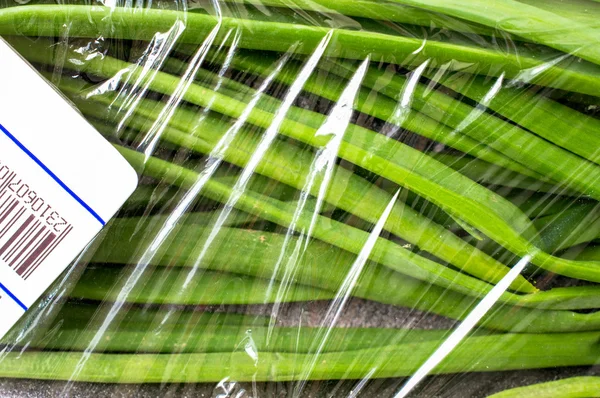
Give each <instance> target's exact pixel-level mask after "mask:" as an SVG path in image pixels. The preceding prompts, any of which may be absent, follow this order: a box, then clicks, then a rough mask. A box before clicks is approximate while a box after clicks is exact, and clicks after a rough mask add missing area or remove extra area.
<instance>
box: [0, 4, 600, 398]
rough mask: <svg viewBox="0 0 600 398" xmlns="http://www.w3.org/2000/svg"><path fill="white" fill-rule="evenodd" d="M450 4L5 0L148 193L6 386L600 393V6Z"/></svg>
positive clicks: (47, 311) (35, 336)
mask: <svg viewBox="0 0 600 398" xmlns="http://www.w3.org/2000/svg"><path fill="white" fill-rule="evenodd" d="M438 3H439V2H433V1H426V0H414V1H412V0H411V1H400V0H394V1H387V2H375V1H367V0H357V1H348V0H339V1H335V2H334V1H329V0H315V1H304V0H302V1H300V0H290V1H287V0H286V1H283V0H225V1H221V0H211V1H204V0H202V1H191V2H176V3H167V2H162V1H159V2H150V3H148V2H147V3H145V4H138V3H136V4H133V3H121V2H117V3H110V4H109V3H102V2H98V3H96V2H94V3H89V2H75V3H64V2H61V3H60V4H54V3H52V2H48V1H40V2H29V3H27V4H21V3H19V4H16V3H15V4H13V3H12V2H11V1H9V0H7V1H4V2H2V8H0V35H2V37H4V38H5V39H6V40H8V41H9V42H10V43H11V44H12V45H13V46H14V47H15V49H16V50H17V51H18V52H20V53H21V54H22V55H23V57H24V58H26V59H27V60H28V61H29V62H30V63H31V64H32V65H33V66H34V67H35V68H37V69H38V70H39V71H40V72H41V73H42V74H43V75H44V76H46V77H47V78H48V79H49V80H50V82H51V83H52V84H53V85H55V86H56V87H57V89H58V90H60V91H61V92H62V93H63V94H64V96H65V97H66V98H68V99H69V100H70V101H71V102H72V103H73V105H74V106H75V107H77V108H78V109H79V111H80V112H81V113H82V114H83V115H84V116H85V117H86V119H87V120H88V121H89V122H90V123H92V124H93V125H94V126H95V127H96V128H97V129H98V131H99V132H100V133H101V134H103V135H104V136H105V137H106V139H107V140H109V141H110V142H111V143H112V144H113V145H115V147H116V148H117V149H118V150H119V151H120V152H121V154H122V155H123V156H124V157H125V158H126V159H127V160H128V161H129V162H130V163H131V164H132V165H134V167H136V170H137V171H138V173H139V176H140V186H139V187H138V189H137V190H136V192H135V193H134V194H133V196H132V197H131V198H130V199H129V201H128V202H127V203H126V204H125V205H124V207H123V208H122V209H121V211H120V212H119V213H118V215H117V216H116V218H115V219H113V220H112V221H111V222H110V224H109V225H108V226H107V227H106V228H105V230H103V231H102V233H101V234H100V235H99V236H98V237H97V238H96V239H95V240H94V241H93V242H92V244H91V245H90V246H89V248H88V249H86V251H84V253H82V254H81V256H80V257H79V258H78V259H77V260H76V261H75V262H74V263H73V264H72V265H71V266H70V267H69V270H68V271H67V272H65V274H64V276H63V277H61V278H60V279H59V280H58V281H56V282H55V284H54V286H53V288H51V289H50V290H49V291H48V292H46V293H45V295H44V297H43V299H41V300H40V302H39V303H38V304H37V305H36V307H35V308H33V309H32V310H31V311H30V313H29V314H28V315H27V316H26V317H25V318H24V319H23V321H22V322H21V323H20V324H19V325H17V326H16V327H15V328H14V329H13V330H12V332H11V333H10V334H9V335H8V336H6V337H5V338H4V339H3V342H2V351H1V354H0V391H2V390H6V391H9V390H10V389H11V388H15V386H16V387H19V386H21V385H25V384H23V383H29V384H28V385H30V386H33V387H32V388H33V389H34V390H36V391H38V390H39V391H42V390H41V388H42V387H41V386H42V384H41V383H42V382H41V380H52V383H53V384H52V387H51V390H52V391H51V394H52V395H57V396H61V395H62V396H68V395H73V396H76V395H85V394H89V393H90V391H92V388H97V387H98V388H100V390H93V391H102V393H101V395H111V394H124V395H130V396H144V394H150V395H153V394H154V395H157V396H159V395H160V396H162V395H164V394H166V393H168V394H170V395H186V394H188V395H202V394H204V395H206V396H216V397H217V396H218V397H233V396H236V397H237V396H239V397H244V396H248V397H262V396H279V395H286V396H287V395H289V396H294V397H303V396H335V397H338V396H339V397H341V396H347V397H362V396H365V397H370V396H382V397H383V396H389V397H409V396H415V397H429V396H443V397H471V396H472V397H485V396H493V394H496V393H500V392H501V391H503V390H507V391H504V392H502V393H501V394H504V395H498V396H506V397H509V396H521V395H518V394H523V392H522V391H524V390H520V391H521V392H519V391H517V392H514V393H513V392H511V390H509V388H512V387H515V386H524V387H526V388H529V389H530V390H528V391H533V393H535V392H536V391H537V392H540V391H544V392H546V391H550V394H553V393H554V394H555V396H558V395H557V394H558V393H559V392H560V391H562V390H561V388H562V389H566V390H565V391H567V390H568V389H569V388H571V389H572V388H575V387H573V386H577V387H576V388H581V389H586V388H587V389H589V391H592V392H590V394H591V395H594V392H595V393H597V391H593V388H595V387H594V384H593V383H594V382H595V379H594V376H595V375H596V373H597V369H596V368H595V365H596V362H597V360H598V357H599V355H600V352H599V350H598V346H597V341H598V338H599V337H600V335H598V329H599V328H600V318H599V317H598V314H597V312H596V311H595V310H596V309H597V308H598V307H600V299H599V297H600V294H599V292H600V290H598V286H597V283H599V282H600V268H598V250H597V244H598V237H599V233H598V232H599V231H600V228H599V225H600V224H599V223H598V219H599V218H598V216H597V209H598V204H597V201H598V200H600V189H599V188H598V187H600V185H599V181H600V169H598V167H599V166H598V164H600V162H599V160H600V159H599V158H598V156H597V154H598V149H597V148H599V147H600V146H598V144H600V142H599V139H598V138H597V137H598V134H597V133H598V132H599V131H600V122H599V121H598V115H597V110H598V108H597V93H598V88H600V80H599V78H598V76H600V73H599V70H598V68H599V66H598V60H599V59H600V57H598V56H597V54H596V47H597V43H595V41H597V40H599V39H600V36H599V35H598V33H597V31H596V30H597V27H596V26H595V22H594V21H595V20H596V19H595V18H596V17H597V16H598V15H600V7H599V5H598V4H597V3H595V2H593V1H591V0H578V1H575V2H571V3H570V5H569V7H566V6H565V5H564V4H562V3H561V2H560V1H558V0H552V1H551V2H549V3H548V4H546V3H545V4H543V5H542V4H537V3H535V2H529V1H515V0H507V1H503V2H502V7H501V6H500V3H493V4H491V3H490V4H488V3H486V4H483V2H479V1H476V0H472V1H471V0H470V1H468V2H465V3H457V2H449V3H445V4H441V3H439V4H438ZM485 9H487V11H484V10H485ZM523 10H527V13H523ZM485 13H487V14H489V15H490V18H483V15H484V14H485ZM487 14H486V15H487ZM568 24H571V25H568ZM566 26H572V27H574V28H573V29H571V30H569V29H565V27H566ZM2 211H3V208H1V207H0V214H2V213H1V212H2ZM0 227H2V222H1V221H0ZM0 265H1V264H0ZM573 376H587V377H583V378H578V379H572V377H573ZM556 379H558V380H559V381H558V382H556V383H559V384H550V385H546V384H539V385H538V383H543V382H547V381H549V380H556ZM563 379H564V380H563ZM90 383H101V384H97V385H95V387H90V386H92V384H90ZM99 386H101V387H99ZM544 389H546V390H544ZM548 389H550V390H548ZM511 394H517V395H511ZM42 395H43V393H40V396H42ZM522 396H525V395H522ZM550 396H552V395H550Z"/></svg>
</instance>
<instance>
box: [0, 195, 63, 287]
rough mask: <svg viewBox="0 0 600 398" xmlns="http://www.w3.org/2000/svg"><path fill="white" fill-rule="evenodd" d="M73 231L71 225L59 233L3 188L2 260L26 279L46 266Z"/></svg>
mask: <svg viewBox="0 0 600 398" xmlns="http://www.w3.org/2000/svg"><path fill="white" fill-rule="evenodd" d="M4 188H5V187H4ZM72 229H73V227H72V226H71V225H67V226H66V228H64V229H63V230H62V232H60V233H58V232H56V231H55V230H54V229H53V228H52V227H50V226H49V225H47V223H46V221H45V219H43V218H40V217H37V216H36V215H35V214H34V212H33V211H32V210H31V209H30V208H29V207H27V206H26V205H25V204H23V203H22V201H21V200H20V199H19V198H18V197H17V196H15V195H12V194H11V191H10V190H8V189H6V188H5V189H1V188H0V260H2V261H3V262H4V263H6V264H7V265H8V266H9V267H11V268H12V269H13V270H15V272H16V273H17V274H18V275H19V276H21V277H22V278H23V279H27V278H29V277H30V276H31V275H32V274H33V273H34V271H35V270H36V269H38V268H39V267H40V265H41V264H43V262H44V260H46V258H48V256H49V255H50V254H51V253H52V252H53V251H54V250H55V249H56V247H58V245H60V243H61V242H62V241H63V240H64V239H65V238H66V237H67V235H69V233H70V232H71V230H72Z"/></svg>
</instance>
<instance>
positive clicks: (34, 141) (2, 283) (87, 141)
mask: <svg viewBox="0 0 600 398" xmlns="http://www.w3.org/2000/svg"><path fill="white" fill-rule="evenodd" d="M0 89H1V91H0V337H1V336H3V335H4V334H6V332H8V330H9V329H10V328H11V327H12V326H13V325H14V324H15V323H16V322H17V320H18V319H19V318H20V317H21V316H22V315H23V314H24V313H25V311H27V309H28V307H29V306H31V305H32V304H33V303H34V302H35V301H36V300H37V299H38V298H39V296H40V295H41V294H42V293H43V292H44V291H45V290H46V289H47V288H48V287H49V286H50V284H51V283H52V282H53V281H54V280H55V279H56V278H57V277H58V276H59V275H60V273H61V272H62V271H63V270H64V269H65V268H66V267H67V265H69V263H70V262H71V261H73V259H74V258H75V257H76V256H77V255H78V254H79V253H80V252H81V251H82V250H83V249H84V248H85V246H86V245H87V244H88V243H89V242H90V241H91V240H92V239H93V238H94V236H95V235H96V234H97V233H98V232H99V231H100V230H101V229H102V227H103V226H104V225H105V224H106V222H107V221H108V220H109V219H110V218H111V217H112V216H113V215H114V214H115V213H116V212H117V210H118V209H119V208H120V207H121V206H122V205H123V203H124V202H125V200H127V198H128V197H129V196H130V195H131V194H132V192H133V191H134V190H135V187H136V186H137V175H136V173H135V171H134V170H133V168H132V167H131V166H130V165H129V164H128V163H127V162H126V161H125V159H124V158H123V157H122V156H121V155H120V154H119V153H118V152H117V151H116V150H115V149H114V147H113V146H112V145H111V144H110V143H109V142H108V141H107V140H105V139H104V138H103V137H102V136H101V135H100V134H99V133H98V132H97V131H96V130H95V129H94V128H93V127H92V126H91V125H90V124H89V123H88V122H87V121H86V120H85V119H84V118H83V117H82V116H81V115H80V114H79V113H78V112H77V111H76V110H75V109H73V107H72V106H71V105H70V104H69V103H68V102H67V101H65V99H64V98H63V97H62V96H61V95H60V94H59V93H58V92H57V91H56V90H55V89H54V88H53V87H52V86H50V84H49V83H47V82H46V81H45V80H44V79H43V78H42V77H41V76H40V75H39V74H38V73H37V72H36V71H35V70H34V69H33V68H32V67H31V66H30V65H29V64H28V63H27V62H25V61H24V60H23V59H22V58H21V57H20V56H19V55H18V54H17V53H15V52H14V50H13V49H12V48H10V47H9V46H8V45H7V44H6V43H5V42H4V41H3V40H1V39H0Z"/></svg>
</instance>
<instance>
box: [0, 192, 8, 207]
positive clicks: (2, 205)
mask: <svg viewBox="0 0 600 398" xmlns="http://www.w3.org/2000/svg"><path fill="white" fill-rule="evenodd" d="M5 192H6V191H4V192H2V195H4V193H5ZM9 201H10V195H8V196H7V197H6V199H5V200H4V202H2V204H1V205H0V209H3V208H4V205H5V204H7V203H8V202H9Z"/></svg>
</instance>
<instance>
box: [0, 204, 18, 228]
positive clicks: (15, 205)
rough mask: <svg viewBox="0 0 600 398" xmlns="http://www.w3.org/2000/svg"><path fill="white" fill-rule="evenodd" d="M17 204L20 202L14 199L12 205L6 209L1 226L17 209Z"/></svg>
mask: <svg viewBox="0 0 600 398" xmlns="http://www.w3.org/2000/svg"><path fill="white" fill-rule="evenodd" d="M17 203H18V201H17V200H16V199H13V201H12V202H11V203H10V205H8V207H7V208H6V210H4V212H3V213H2V215H0V225H2V223H3V222H4V219H5V218H6V217H8V216H9V215H10V212H11V211H12V210H13V209H14V208H15V207H17Z"/></svg>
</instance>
